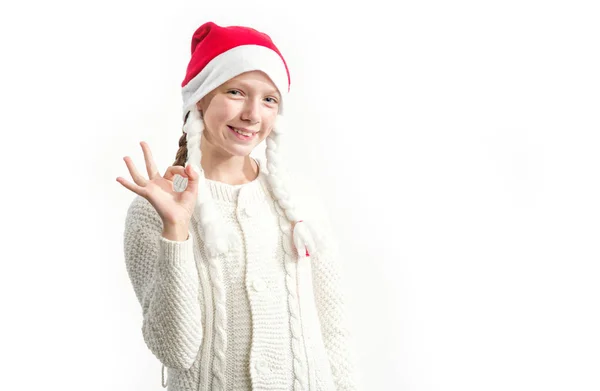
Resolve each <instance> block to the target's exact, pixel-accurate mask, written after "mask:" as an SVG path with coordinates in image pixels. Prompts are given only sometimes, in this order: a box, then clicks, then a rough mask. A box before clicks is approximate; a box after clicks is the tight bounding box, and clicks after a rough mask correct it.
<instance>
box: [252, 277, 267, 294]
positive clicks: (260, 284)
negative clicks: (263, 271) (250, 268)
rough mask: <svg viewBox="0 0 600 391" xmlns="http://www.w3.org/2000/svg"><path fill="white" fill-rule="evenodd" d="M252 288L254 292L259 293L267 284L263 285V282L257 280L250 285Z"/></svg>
mask: <svg viewBox="0 0 600 391" xmlns="http://www.w3.org/2000/svg"><path fill="white" fill-rule="evenodd" d="M252 287H253V288H254V290H255V291H257V292H260V291H263V290H265V288H266V287H267V284H265V281H264V280H262V279H260V278H257V279H256V280H254V282H253V283H252Z"/></svg>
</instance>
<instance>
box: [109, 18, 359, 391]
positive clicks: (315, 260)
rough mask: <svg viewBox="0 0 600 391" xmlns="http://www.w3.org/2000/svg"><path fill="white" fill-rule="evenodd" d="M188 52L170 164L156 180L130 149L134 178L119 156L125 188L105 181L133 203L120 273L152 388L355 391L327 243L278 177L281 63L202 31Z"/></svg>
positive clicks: (238, 32)
mask: <svg viewBox="0 0 600 391" xmlns="http://www.w3.org/2000/svg"><path fill="white" fill-rule="evenodd" d="M191 46H192V47H191V49H192V50H191V51H192V55H191V59H190V62H189V64H188V67H187V73H186V75H185V79H184V81H183V83H182V87H183V89H182V95H183V121H184V127H183V132H184V134H183V135H182V136H181V139H180V140H179V146H180V148H179V151H178V152H177V157H176V161H175V162H174V164H173V166H171V167H169V168H167V170H166V171H165V173H164V175H163V176H161V175H160V174H159V172H158V169H157V167H156V164H155V163H154V160H153V158H152V154H151V151H150V148H149V147H148V145H147V144H146V143H144V142H142V143H141V146H142V150H143V153H144V158H145V164H146V170H147V173H148V179H146V178H144V177H143V176H142V175H141V174H140V173H139V172H138V171H137V169H136V167H135V166H134V165H133V163H132V162H131V159H130V158H129V157H125V158H124V160H125V163H126V165H127V167H128V170H129V172H130V174H131V177H132V179H133V181H134V182H135V183H130V182H128V181H126V180H125V179H123V178H121V177H119V178H117V181H119V183H121V184H122V185H123V186H124V187H126V188H127V189H129V190H131V191H132V192H134V193H135V194H137V196H136V197H135V198H134V200H133V202H132V203H131V205H130V207H129V209H128V211H127V217H126V223H125V233H124V252H125V261H126V267H127V271H128V274H129V277H130V279H131V283H132V285H133V289H134V291H135V294H136V296H137V299H138V301H139V302H140V304H141V307H142V313H143V324H142V334H143V338H144V341H145V343H146V344H147V346H148V348H149V350H150V351H151V352H152V353H153V354H154V355H155V356H156V357H157V358H158V359H159V360H160V362H161V363H162V364H163V366H162V370H163V387H167V385H168V390H169V391H183V390H185V391H198V390H203V391H208V390H240V391H242V390H244V391H245V390H294V391H300V390H307V391H317V390H320V391H334V390H337V391H339V390H355V389H356V385H355V373H354V351H353V349H351V346H352V343H351V342H350V334H349V332H348V324H347V320H346V316H345V312H344V310H345V296H344V294H343V292H344V289H343V284H342V278H341V274H340V272H341V268H340V262H339V259H338V258H337V256H336V254H337V247H336V244H335V242H334V236H333V234H332V233H331V232H330V229H329V228H328V227H329V225H328V224H329V222H328V220H327V217H326V213H325V212H324V210H323V208H322V207H321V206H320V205H321V204H320V203H319V200H318V198H317V197H315V196H313V195H311V193H310V192H307V191H305V190H307V188H306V187H305V186H302V185H298V184H296V186H295V187H296V193H294V194H293V195H292V189H293V188H294V185H293V184H290V183H289V181H288V178H287V176H286V175H285V173H284V171H283V170H282V159H283V157H282V156H280V145H281V142H282V137H283V133H284V129H283V128H282V127H281V114H282V113H283V109H284V106H285V104H286V95H287V93H288V91H289V86H290V77H289V71H288V68H287V64H286V62H285V60H284V59H283V57H282V55H281V53H280V52H279V50H278V49H277V47H276V46H275V45H274V44H273V42H272V40H271V38H270V37H269V36H268V35H266V34H264V33H261V32H259V31H256V30H254V29H252V28H248V27H240V26H230V27H221V26H218V25H216V24H214V23H212V22H209V23H206V24H204V25H202V26H200V27H199V28H198V29H197V30H196V31H195V33H194V35H193V37H192V45H191ZM263 140H266V143H267V146H266V161H263V160H262V159H260V160H255V159H253V158H251V157H250V153H251V152H252V150H253V149H254V148H255V147H256V146H257V145H258V144H260V143H261V142H262V141H263ZM304 213H306V214H304ZM306 216H309V217H312V219H308V218H307V219H306V220H304V218H305V217H306ZM165 367H166V368H167V380H168V381H167V384H164V368H165Z"/></svg>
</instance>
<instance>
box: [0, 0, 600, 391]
mask: <svg viewBox="0 0 600 391" xmlns="http://www.w3.org/2000/svg"><path fill="white" fill-rule="evenodd" d="M594 3H595V2H592V1H588V2H584V1H568V2H567V1H537V2H535V1H524V0H519V1H511V0H509V1H506V0H505V1H501V2H500V1H497V2H491V1H464V0H461V1H453V2H447V1H437V2H433V1H419V2H401V3H396V2H387V1H381V0H379V1H368V2H361V3H356V4H354V5H351V4H350V3H349V2H339V3H337V4H336V3H334V2H325V1H320V2H317V3H313V4H309V3H307V2H300V1H297V2H293V3H292V2H286V1H268V2H266V1H265V2H256V1H233V0H228V1H211V2H206V1H205V2H199V1H196V2H192V1H177V2H175V1H169V2H165V1H161V2H159V1H150V2H149V1H132V0H129V1H122V0H119V1H116V0H110V1H102V2H75V1H51V2H41V1H37V2H24V3H19V4H18V5H17V4H15V3H12V4H11V3H8V2H7V3H5V4H3V5H2V6H1V7H2V9H1V10H0V40H1V42H0V43H1V47H2V60H1V61H0V67H1V72H0V82H1V87H0V89H1V92H0V93H1V94H2V95H1V99H2V101H1V102H0V103H1V111H2V114H1V115H0V121H1V122H0V134H1V137H2V140H1V142H0V148H1V151H0V159H2V161H1V164H2V165H1V167H2V171H3V179H4V180H3V181H2V192H1V193H0V194H1V197H2V203H1V205H2V222H3V224H2V236H1V237H2V247H1V251H2V255H1V258H2V259H1V267H2V271H1V272H0V289H1V292H0V297H1V300H2V302H1V305H2V312H1V313H2V320H1V322H0V327H1V332H0V336H1V341H0V346H1V347H0V350H2V354H0V360H2V371H1V372H2V379H1V380H0V381H1V384H2V386H1V387H0V388H1V389H3V390H74V391H75V390H88V391H95V390H103V391H104V390H111V391H121V390H122V391H125V390H136V391H137V390H144V391H147V390H157V391H158V390H162V388H161V386H160V382H161V379H160V368H161V366H160V363H159V362H158V361H157V360H156V359H155V358H154V356H153V355H152V354H151V353H150V351H149V350H147V348H146V346H145V345H144V342H143V339H142V334H141V320H142V318H141V308H140V306H139V304H138V302H137V301H136V298H135V294H134V292H133V289H132V287H131V285H130V282H129V280H128V276H127V274H126V269H125V264H124V259H123V251H122V233H123V228H124V218H125V213H126V208H127V207H128V205H129V202H130V201H131V200H132V199H133V196H134V194H133V193H131V192H129V191H128V190H127V189H125V188H124V187H122V186H121V185H120V184H119V183H117V182H116V180H115V179H116V177H117V176H124V177H126V178H128V179H130V177H129V175H128V171H127V168H126V166H125V163H124V162H123V160H122V159H123V157H124V156H126V155H128V156H131V157H132V158H133V160H134V162H135V163H136V165H137V166H138V167H139V168H140V169H143V167H144V165H143V155H142V151H141V148H140V147H139V141H141V140H145V141H147V142H148V143H149V144H150V147H151V148H152V150H153V152H154V155H155V158H156V161H157V163H158V164H159V166H160V167H163V168H162V169H161V171H162V170H164V169H165V168H166V167H167V166H168V165H170V164H172V162H173V160H174V158H175V153H176V151H177V142H178V139H179V137H180V135H181V120H180V114H181V112H180V105H181V98H180V84H181V81H182V80H183V77H184V75H185V68H186V66H187V61H188V60H189V50H190V39H191V35H192V33H193V31H194V30H195V29H196V28H197V27H198V26H199V25H200V24H202V23H204V22H206V21H208V20H212V21H215V22H216V23H217V24H220V25H231V24H241V25H249V26H252V27H255V28H257V29H258V30H261V31H264V32H267V33H268V34H269V35H270V36H271V37H272V38H273V40H274V41H275V43H276V44H277V45H278V46H279V48H280V49H281V51H282V53H283V55H284V57H285V58H286V60H287V61H288V64H289V67H290V70H291V77H292V91H291V92H292V93H291V97H290V102H289V103H288V104H287V108H288V110H289V111H288V112H287V118H288V122H289V123H290V126H291V127H292V130H293V131H292V132H291V135H290V139H289V140H290V141H289V146H288V150H289V151H288V153H289V155H288V156H289V159H290V160H289V163H288V166H289V167H290V169H291V170H293V171H295V172H297V173H298V174H302V175H308V176H311V177H312V178H313V179H314V180H315V181H317V183H318V184H320V187H319V189H320V191H321V193H322V195H323V197H324V200H325V202H326V203H327V205H328V206H329V208H330V209H329V210H330V214H331V218H332V220H333V223H334V224H335V226H336V228H337V232H338V236H339V238H340V240H341V243H342V251H343V253H344V254H345V257H344V259H343V262H344V265H345V268H346V277H347V279H348V282H349V285H350V286H351V287H352V290H351V292H350V295H349V311H350V316H351V319H352V321H353V326H354V330H355V333H356V338H357V349H358V353H359V358H360V360H361V361H360V370H361V374H362V376H361V378H360V382H361V384H360V386H361V389H362V390H365V391H371V390H402V391H433V390H435V391H438V390H439V391H454V390H456V391H458V390H460V391H481V390H485V391H496V390H497V391H506V390H511V391H517V390H519V391H521V390H523V391H531V390H569V391H571V390H577V391H588V390H596V391H597V390H600V375H599V373H600V372H599V368H600V332H599V330H600V300H599V299H600V284H599V283H598V281H599V278H600V264H599V260H600V245H599V244H600V242H599V237H600V223H599V222H600V206H599V202H598V200H599V199H600V173H599V167H600V154H599V153H598V150H599V148H600V136H599V133H598V132H599V130H600V126H599V125H600V118H599V109H600V92H599V91H600V77H599V74H600V73H599V72H598V70H599V69H600V55H599V47H600V46H599V44H600V42H599V41H600V39H599V37H600V24H599V23H598V20H600V13H599V12H598V9H597V8H596V5H595V4H594Z"/></svg>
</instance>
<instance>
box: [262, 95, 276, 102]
mask: <svg viewBox="0 0 600 391" xmlns="http://www.w3.org/2000/svg"><path fill="white" fill-rule="evenodd" d="M265 99H271V101H269V103H279V102H277V99H275V98H273V97H272V96H269V97H267V98H265Z"/></svg>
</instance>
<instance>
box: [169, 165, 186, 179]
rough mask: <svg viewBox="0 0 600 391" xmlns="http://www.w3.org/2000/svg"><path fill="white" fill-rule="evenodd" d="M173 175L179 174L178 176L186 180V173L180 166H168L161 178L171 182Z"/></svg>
mask: <svg viewBox="0 0 600 391" xmlns="http://www.w3.org/2000/svg"><path fill="white" fill-rule="evenodd" d="M175 174H179V175H181V176H182V177H184V178H186V177H187V176H188V175H187V173H186V172H185V167H182V166H170V167H168V168H167V170H166V171H165V175H163V178H165V179H168V180H172V179H173V177H174V176H175Z"/></svg>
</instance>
